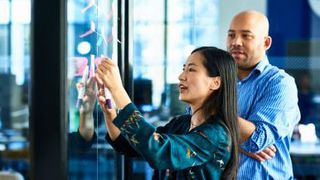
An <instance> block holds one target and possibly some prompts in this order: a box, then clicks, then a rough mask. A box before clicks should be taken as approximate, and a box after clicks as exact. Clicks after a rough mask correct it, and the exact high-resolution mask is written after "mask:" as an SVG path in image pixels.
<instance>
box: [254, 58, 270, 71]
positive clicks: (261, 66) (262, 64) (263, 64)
mask: <svg viewBox="0 0 320 180" xmlns="http://www.w3.org/2000/svg"><path fill="white" fill-rule="evenodd" d="M268 64H269V60H268V57H267V56H264V58H263V59H262V60H261V61H260V62H259V63H258V64H257V66H256V67H255V68H254V69H253V71H255V72H259V74H261V72H262V71H263V70H264V69H265V67H266V66H267V65H268Z"/></svg>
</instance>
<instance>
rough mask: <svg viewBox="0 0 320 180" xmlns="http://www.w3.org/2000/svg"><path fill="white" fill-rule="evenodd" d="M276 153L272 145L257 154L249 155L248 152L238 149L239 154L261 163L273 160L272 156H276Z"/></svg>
mask: <svg viewBox="0 0 320 180" xmlns="http://www.w3.org/2000/svg"><path fill="white" fill-rule="evenodd" d="M276 152H277V149H276V147H275V146H274V145H271V146H269V147H267V148H266V149H264V150H262V151H261V152H258V153H249V152H246V151H244V150H243V149H240V153H243V154H245V155H247V156H249V157H251V158H253V159H256V160H258V161H261V162H263V161H267V160H270V159H272V158H274V156H275V155H276Z"/></svg>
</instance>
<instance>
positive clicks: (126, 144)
mask: <svg viewBox="0 0 320 180" xmlns="http://www.w3.org/2000/svg"><path fill="white" fill-rule="evenodd" d="M211 118H212V119H210V122H211V123H204V124H202V125H200V126H198V127H196V128H194V129H192V130H191V131H189V129H190V120H191V116H190V115H181V116H177V117H175V118H173V119H172V120H171V121H170V122H169V123H168V124H167V125H165V126H164V127H158V128H155V127H153V126H152V125H151V124H149V123H148V122H146V121H145V119H144V117H143V116H142V115H141V113H140V112H139V111H138V110H137V108H136V107H135V105H134V104H132V103H130V104H128V105H127V106H126V107H125V108H124V109H122V110H121V111H120V112H119V114H118V116H117V117H116V119H115V120H114V121H113V123H114V124H115V125H116V126H117V127H118V128H119V129H120V130H121V134H120V136H119V137H118V138H117V139H116V140H114V141H112V140H111V139H110V137H109V135H108V134H107V136H106V140H107V141H108V142H109V143H110V144H111V146H113V148H114V149H115V150H116V151H117V152H120V153H123V154H126V155H129V156H140V157H142V158H144V159H145V160H146V161H147V162H148V163H149V164H150V166H151V167H152V168H154V169H155V174H154V179H220V176H221V174H222V172H223V170H224V168H225V166H226V165H227V163H228V161H229V159H230V151H231V150H230V148H231V140H230V138H229V133H228V130H227V129H226V126H225V125H224V124H223V123H222V120H221V118H219V117H218V116H215V117H211Z"/></svg>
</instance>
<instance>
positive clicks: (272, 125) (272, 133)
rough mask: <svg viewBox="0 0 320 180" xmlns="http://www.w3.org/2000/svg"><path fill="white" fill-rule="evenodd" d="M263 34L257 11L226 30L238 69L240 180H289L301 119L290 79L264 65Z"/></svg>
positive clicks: (264, 23) (266, 39)
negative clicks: (292, 143) (295, 131)
mask: <svg viewBox="0 0 320 180" xmlns="http://www.w3.org/2000/svg"><path fill="white" fill-rule="evenodd" d="M268 31H269V22H268V19H267V17H266V16H264V15H263V14H261V13H260V12H257V11H244V12H240V13H239V14H237V15H236V16H235V17H234V18H233V19H232V21H231V24H230V28H229V31H228V37H227V49H228V51H229V52H230V53H231V54H232V56H233V57H234V59H235V61H236V64H237V67H238V108H239V109H238V111H239V112H238V114H239V118H238V119H239V125H240V136H241V141H242V143H241V145H240V149H241V150H242V153H240V155H239V157H240V161H239V173H238V179H241V180H243V179H293V172H292V163H291V159H290V152H289V147H290V140H291V135H292V131H293V128H294V126H295V125H296V124H297V123H298V121H299V119H300V112H299V108H298V104H297V103H298V98H297V88H296V84H295V81H294V79H293V78H292V77H291V76H289V75H288V74H287V73H285V72H284V71H283V70H280V69H278V68H277V67H275V66H272V65H271V64H269V61H268V58H267V56H266V51H267V50H268V49H269V48H270V46H271V43H272V39H271V37H270V36H269V35H268ZM275 148H276V149H277V151H276V152H275ZM273 156H274V157H273ZM257 159H258V160H257ZM259 160H260V161H259ZM263 160H266V161H263Z"/></svg>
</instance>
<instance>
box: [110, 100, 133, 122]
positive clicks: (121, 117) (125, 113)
mask: <svg viewBox="0 0 320 180" xmlns="http://www.w3.org/2000/svg"><path fill="white" fill-rule="evenodd" d="M135 110H137V108H136V106H135V105H134V104H133V103H129V104H128V105H126V106H125V107H124V108H123V109H121V110H120V111H119V114H118V115H117V117H116V118H115V119H114V120H113V124H114V125H115V126H117V127H118V128H120V127H121V126H122V124H123V123H124V121H125V120H127V119H128V117H129V116H130V115H131V114H132V113H133V111H135Z"/></svg>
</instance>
